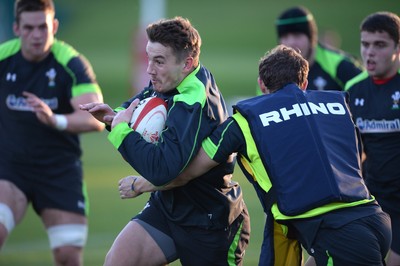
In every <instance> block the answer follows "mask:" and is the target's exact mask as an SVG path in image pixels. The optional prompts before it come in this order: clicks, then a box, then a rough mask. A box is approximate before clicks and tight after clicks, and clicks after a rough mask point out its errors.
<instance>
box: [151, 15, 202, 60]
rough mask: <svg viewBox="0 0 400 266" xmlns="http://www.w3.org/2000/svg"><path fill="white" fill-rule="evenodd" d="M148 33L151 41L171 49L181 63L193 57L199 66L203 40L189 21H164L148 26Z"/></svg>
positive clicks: (173, 19)
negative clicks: (188, 57)
mask: <svg viewBox="0 0 400 266" xmlns="http://www.w3.org/2000/svg"><path fill="white" fill-rule="evenodd" d="M146 32H147V37H148V39H149V41H151V42H158V43H161V44H162V45H164V46H167V47H171V48H172V50H173V52H174V53H175V55H176V56H177V58H178V60H179V61H182V60H184V59H185V58H186V57H187V56H191V57H193V59H194V63H195V65H197V64H198V62H199V57H200V47H201V38H200V35H199V33H198V32H197V30H196V29H195V28H194V27H193V26H192V24H191V23H190V21H189V20H188V19H185V18H182V17H175V18H172V19H162V20H159V21H157V22H155V23H152V24H150V25H149V26H147V28H146Z"/></svg>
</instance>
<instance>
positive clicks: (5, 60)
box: [0, 39, 100, 165]
mask: <svg viewBox="0 0 400 266" xmlns="http://www.w3.org/2000/svg"><path fill="white" fill-rule="evenodd" d="M23 91H27V92H31V93H34V94H36V95H37V96H38V97H39V98H41V99H42V100H43V101H44V102H46V103H47V104H48V105H49V107H50V108H51V109H52V111H53V112H54V113H57V114H68V113H71V112H73V107H72V106H71V103H70V100H71V98H73V97H75V96H79V95H81V94H84V93H93V92H96V93H98V92H100V88H99V86H98V84H97V83H96V80H95V76H94V73H93V71H92V67H91V66H90V64H89V62H88V61H87V60H86V59H85V58H84V57H83V56H82V55H80V54H78V52H77V51H75V50H74V49H73V48H72V47H71V46H69V45H67V44H65V43H64V42H61V41H58V40H55V42H54V44H53V45H52V48H51V52H50V54H49V55H48V56H47V57H46V58H45V59H44V60H42V61H41V62H29V61H27V60H25V59H24V58H23V56H22V53H21V42H20V40H19V39H14V40H10V41H8V42H5V43H3V44H1V45H0V100H1V101H0V157H1V159H2V160H8V161H11V162H16V163H25V164H34V165H36V164H39V163H40V164H41V165H46V164H51V163H55V162H60V160H62V161H65V160H66V159H68V158H71V159H74V158H75V159H76V158H79V156H80V155H81V150H80V147H79V139H78V136H77V135H76V134H72V133H68V132H66V131H62V132H61V131H58V130H57V129H54V128H50V127H49V126H47V125H44V124H42V123H41V122H40V121H39V120H38V119H37V117H36V115H35V113H33V112H32V110H31V108H30V107H29V106H28V105H27V103H26V101H25V98H24V97H23V96H22V92H23Z"/></svg>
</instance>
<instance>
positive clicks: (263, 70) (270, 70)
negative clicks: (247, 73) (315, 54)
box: [258, 45, 308, 92]
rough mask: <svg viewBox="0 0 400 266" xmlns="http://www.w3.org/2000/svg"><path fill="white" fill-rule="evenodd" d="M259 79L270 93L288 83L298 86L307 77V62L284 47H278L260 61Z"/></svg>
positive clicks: (296, 53)
mask: <svg viewBox="0 0 400 266" xmlns="http://www.w3.org/2000/svg"><path fill="white" fill-rule="evenodd" d="M258 70H259V72H258V73H259V77H260V79H261V80H262V81H263V83H264V85H265V86H266V87H267V89H268V90H269V91H270V92H274V91H277V90H279V89H281V88H283V87H284V86H285V85H287V84H288V83H295V84H296V85H298V86H300V85H302V84H304V82H305V81H306V80H307V77H308V62H307V60H305V59H304V58H303V57H302V56H301V54H300V53H298V52H296V51H295V50H294V49H293V48H290V47H287V46H285V45H278V46H277V47H275V48H274V49H272V50H271V51H269V52H267V53H266V54H265V56H263V57H262V58H261V59H260V63H259V68H258Z"/></svg>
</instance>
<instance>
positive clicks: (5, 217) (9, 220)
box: [0, 203, 15, 248]
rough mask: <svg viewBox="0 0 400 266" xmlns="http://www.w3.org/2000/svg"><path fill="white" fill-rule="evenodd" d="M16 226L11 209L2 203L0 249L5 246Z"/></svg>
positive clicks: (0, 207)
mask: <svg viewBox="0 0 400 266" xmlns="http://www.w3.org/2000/svg"><path fill="white" fill-rule="evenodd" d="M14 226H15V222H14V215H13V212H12V211H11V209H10V207H8V206H7V205H6V204H4V203H0V248H1V247H2V246H3V244H4V242H5V240H6V238H7V236H8V235H9V233H10V232H11V231H12V230H13V228H14Z"/></svg>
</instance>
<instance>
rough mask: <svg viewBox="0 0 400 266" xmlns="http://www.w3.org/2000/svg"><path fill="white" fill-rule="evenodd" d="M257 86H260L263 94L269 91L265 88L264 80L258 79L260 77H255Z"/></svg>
mask: <svg viewBox="0 0 400 266" xmlns="http://www.w3.org/2000/svg"><path fill="white" fill-rule="evenodd" d="M257 82H258V86H260V90H261V92H262V93H263V94H268V93H269V91H268V90H267V87H266V86H265V84H264V82H263V81H262V80H261V79H260V77H258V78H257Z"/></svg>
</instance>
